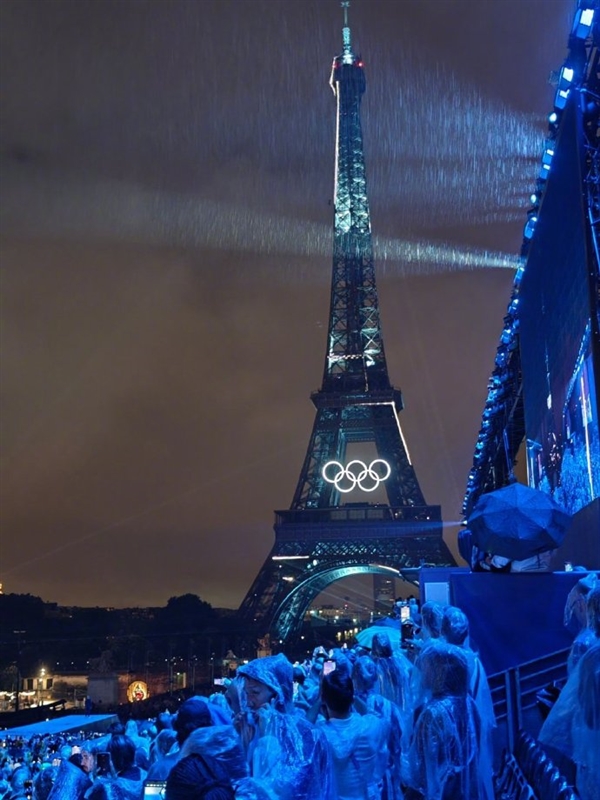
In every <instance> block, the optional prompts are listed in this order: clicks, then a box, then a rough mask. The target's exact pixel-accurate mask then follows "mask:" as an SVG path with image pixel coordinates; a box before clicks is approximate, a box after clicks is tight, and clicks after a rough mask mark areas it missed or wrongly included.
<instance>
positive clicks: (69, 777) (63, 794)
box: [48, 760, 92, 800]
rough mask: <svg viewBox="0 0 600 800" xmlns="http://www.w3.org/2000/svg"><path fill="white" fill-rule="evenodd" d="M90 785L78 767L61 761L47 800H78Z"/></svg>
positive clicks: (89, 781)
mask: <svg viewBox="0 0 600 800" xmlns="http://www.w3.org/2000/svg"><path fill="white" fill-rule="evenodd" d="M91 785H92V782H91V780H90V779H89V778H88V776H87V775H86V774H85V772H83V771H82V770H81V769H79V767H76V766H75V764H71V763H70V762H69V761H66V760H63V761H61V762H60V765H59V767H58V769H57V771H56V777H55V779H54V783H53V786H52V789H51V790H50V793H49V795H48V800H80V798H83V797H84V796H85V793H86V791H87V790H88V789H89V788H90V786H91Z"/></svg>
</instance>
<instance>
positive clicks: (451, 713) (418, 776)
mask: <svg viewBox="0 0 600 800" xmlns="http://www.w3.org/2000/svg"><path fill="white" fill-rule="evenodd" d="M417 664H418V668H419V670H420V673H421V676H422V682H423V688H424V690H425V693H424V697H425V700H424V703H423V705H422V706H421V707H420V708H419V709H417V710H416V711H415V721H414V727H413V730H412V734H411V738H410V746H409V749H408V752H407V754H406V757H405V758H404V759H403V777H404V783H405V785H406V787H407V791H406V798H407V800H409V798H410V800H413V798H419V800H421V799H423V800H458V798H460V800H486V798H487V791H486V784H487V779H488V778H489V777H491V776H490V775H486V774H485V771H486V769H488V767H489V765H487V766H486V765H485V764H484V763H482V761H481V752H480V741H481V722H480V719H479V713H478V711H477V706H476V705H475V701H474V700H473V698H472V697H471V695H470V694H469V666H468V661H467V658H466V655H465V653H464V652H463V651H462V649H461V648H459V647H456V645H451V644H448V643H447V642H445V641H442V640H438V641H437V642H431V643H429V644H428V645H427V647H425V648H424V649H423V651H422V652H421V654H420V655H419V658H418V662H417Z"/></svg>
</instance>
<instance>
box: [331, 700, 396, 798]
mask: <svg viewBox="0 0 600 800" xmlns="http://www.w3.org/2000/svg"><path fill="white" fill-rule="evenodd" d="M317 725H318V727H319V728H321V729H322V730H323V732H324V735H325V736H326V738H327V741H328V742H329V746H330V747H331V750H332V752H333V771H334V774H335V784H336V792H335V795H334V796H335V797H336V799H337V800H380V798H381V790H382V786H383V780H384V776H385V773H386V770H387V767H388V761H389V759H388V748H387V739H388V726H387V723H386V722H385V720H384V719H382V718H381V717H378V716H375V714H370V713H368V714H364V715H361V714H357V713H356V712H355V711H353V712H352V713H351V715H350V716H349V717H346V718H344V719H334V718H332V719H327V720H326V719H319V721H318V723H317ZM319 796H321V795H319ZM323 796H324V795H323Z"/></svg>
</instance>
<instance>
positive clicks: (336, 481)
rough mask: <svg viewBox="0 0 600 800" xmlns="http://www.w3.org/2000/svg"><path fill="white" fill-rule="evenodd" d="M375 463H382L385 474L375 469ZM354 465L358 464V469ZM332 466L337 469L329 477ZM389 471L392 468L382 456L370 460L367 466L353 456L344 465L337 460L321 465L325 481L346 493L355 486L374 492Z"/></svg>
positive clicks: (364, 490) (388, 475) (387, 475)
mask: <svg viewBox="0 0 600 800" xmlns="http://www.w3.org/2000/svg"><path fill="white" fill-rule="evenodd" d="M377 464H383V466H384V470H385V475H379V473H378V472H377V471H376V470H375V466H376V465H377ZM355 465H359V466H360V469H359V470H355V469H354V466H355ZM332 466H335V467H336V468H337V471H336V473H335V475H334V476H333V477H329V475H328V470H329V467H332ZM391 471H392V468H391V467H390V465H389V464H388V462H387V461H384V460H383V458H376V459H375V460H374V461H371V463H370V464H369V466H367V465H366V464H365V462H364V461H360V460H359V459H357V458H355V459H354V460H353V461H349V462H348V464H346V466H344V465H343V464H341V463H340V462H339V461H328V462H327V463H326V464H325V466H324V467H323V469H322V471H321V475H322V476H323V477H324V478H325V480H326V481H327V483H333V485H334V486H335V488H336V489H337V490H338V492H342V493H343V494H347V493H348V492H351V491H352V490H353V489H356V487H357V486H358V488H359V489H361V491H363V492H374V491H375V489H377V487H378V486H379V484H380V483H383V481H385V480H387V479H388V478H389V477H390V473H391ZM367 478H368V482H367V483H366V484H365V479H367ZM343 480H346V481H347V482H348V483H347V484H342V481H343ZM371 481H372V482H373V485H372V486H370V485H369V484H370V482H371ZM348 484H349V485H348Z"/></svg>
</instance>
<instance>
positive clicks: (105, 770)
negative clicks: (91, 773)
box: [96, 753, 110, 775]
mask: <svg viewBox="0 0 600 800" xmlns="http://www.w3.org/2000/svg"><path fill="white" fill-rule="evenodd" d="M96 767H97V770H96V771H97V773H98V775H110V753H98V754H97V755H96Z"/></svg>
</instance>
